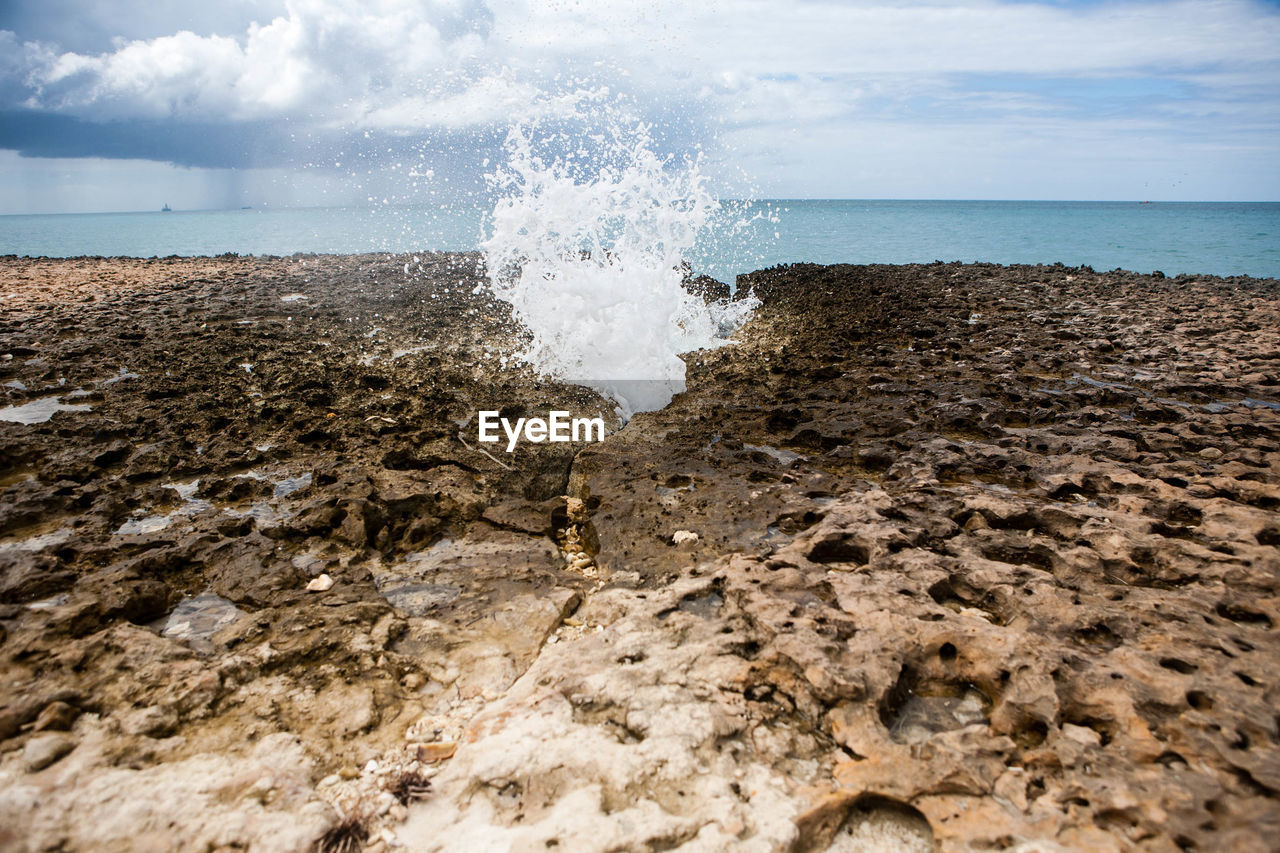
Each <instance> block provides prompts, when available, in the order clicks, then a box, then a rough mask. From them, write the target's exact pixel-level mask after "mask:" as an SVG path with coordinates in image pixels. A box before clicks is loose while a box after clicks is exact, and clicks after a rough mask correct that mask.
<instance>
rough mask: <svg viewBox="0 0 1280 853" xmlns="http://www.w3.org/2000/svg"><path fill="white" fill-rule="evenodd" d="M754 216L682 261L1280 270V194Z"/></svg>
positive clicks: (66, 238) (187, 230)
mask: <svg viewBox="0 0 1280 853" xmlns="http://www.w3.org/2000/svg"><path fill="white" fill-rule="evenodd" d="M757 213H762V214H764V216H763V217H760V218H757V219H756V220H755V221H754V222H752V223H751V224H750V225H749V226H748V227H746V228H745V229H743V228H733V227H729V225H730V224H731V223H732V222H737V221H740V220H741V219H742V217H741V216H740V215H738V214H737V213H734V214H733V215H732V216H729V217H727V219H726V223H725V225H724V226H723V227H720V228H715V229H712V230H711V231H710V232H709V233H708V234H707V235H706V236H705V238H704V239H703V240H701V241H700V243H699V244H698V246H697V247H696V248H695V250H694V252H693V254H692V257H690V258H689V260H690V261H691V263H692V264H693V266H694V268H695V269H696V270H697V271H699V272H705V273H708V274H710V275H712V276H714V277H716V278H719V279H721V280H723V281H730V282H731V281H732V280H733V278H734V276H736V275H737V274H739V273H742V272H748V271H750V270H754V269H759V268H761V267H766V266H771V265H773V264H779V263H792V262H801V261H809V262H814V263H913V262H929V261H934V260H941V261H957V260H958V261H990V262H995V263H1002V264H1011V263H1028V264H1034V263H1055V262H1061V263H1063V264H1066V265H1068V266H1082V265H1088V266H1092V267H1093V268H1094V269H1097V270H1111V269H1115V268H1122V269H1127V270H1133V271H1137V272H1151V271H1153V270H1160V271H1161V272H1163V273H1165V274H1166V275H1170V276H1172V275H1178V274H1182V273H1187V274H1192V275H1220V276H1229V275H1250V276H1256V277H1268V278H1280V203H1218V202H1213V203H1210V202H1177V203H1150V204H1147V203H1138V202H1041V201H1034V202H1033V201H857V200H832V201H814V200H804V201H793V200H773V201H761V202H757V203H756V204H755V206H754V208H752V210H751V211H749V214H748V217H750V216H752V215H754V214H757ZM775 220H776V221H775ZM485 221H486V212H485V211H484V210H482V209H480V208H476V207H383V208H372V209H363V208H362V209H356V208H304V209H277V210H266V209H253V210H215V211H181V210H179V211H175V212H171V213H160V212H155V213H109V214H60V215H41V216H0V255H2V254H16V255H29V256H37V255H47V256H52V257H70V256H76V255H107V256H113V255H127V256H135V257H151V256H165V255H219V254H223V253H226V252H233V253H236V254H241V255H290V254H294V253H298V252H304V253H305V252H316V253H330V252H333V253H353V252H370V251H388V252H412V251H433V250H451V251H457V250H469V249H474V248H476V246H477V244H478V243H479V241H480V240H481V239H482V237H483V235H484V228H485Z"/></svg>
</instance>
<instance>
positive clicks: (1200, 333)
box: [0, 255, 1280, 851]
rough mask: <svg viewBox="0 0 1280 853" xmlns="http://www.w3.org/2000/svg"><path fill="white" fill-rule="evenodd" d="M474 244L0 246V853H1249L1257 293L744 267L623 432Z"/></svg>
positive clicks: (1264, 385)
mask: <svg viewBox="0 0 1280 853" xmlns="http://www.w3.org/2000/svg"><path fill="white" fill-rule="evenodd" d="M476 267H477V259H476V258H475V257H474V256H467V255H419V256H396V257H390V256H359V257H339V256H306V257H304V256H295V257H293V258H282V259H276V258H235V257H224V258H206V259H180V258H170V259H153V260H128V259H99V258H80V259H71V260H49V259H37V260H27V259H17V258H7V259H0V306H3V314H2V315H0V358H2V359H3V360H2V361H0V388H2V389H3V391H4V393H5V396H6V399H5V400H4V401H0V402H2V403H3V405H2V406H0V408H3V406H8V407H9V408H7V409H3V411H0V418H4V420H0V490H2V491H0V685H3V686H2V687H0V849H4V850H22V851H26V850H33V851H34V850H52V849H61V850H90V849H92V850H188V849H204V850H231V849H243V848H246V847H248V848H250V849H254V850H281V851H291V850H298V851H301V850H307V849H328V850H340V849H350V850H357V849H391V848H394V847H397V846H404V847H405V848H406V849H411V850H476V849H530V850H532V849H539V850H545V849H561V850H622V849H636V850H641V849H676V848H679V849H687V850H698V849H704V850H720V849H741V850H792V851H813V850H861V849H884V850H930V849H935V848H936V849H941V850H970V849H1022V850H1027V851H1029V850H1053V849H1098V850H1129V849H1142V850H1160V851H1176V850H1184V851H1191V850H1210V849H1223V848H1225V849H1232V850H1258V851H1263V850H1268V849H1271V847H1272V840H1271V839H1274V837H1275V835H1276V833H1277V832H1280V799H1278V797H1280V714H1278V713H1277V708H1280V656H1278V655H1277V652H1278V651H1280V638H1278V636H1277V628H1276V625H1277V622H1278V621H1280V453H1278V452H1277V451H1278V450H1280V403H1278V402H1277V401H1280V283H1277V282H1275V281H1262V280H1251V279H1230V280H1223V279H1214V278H1207V277H1205V278H1192V277H1179V278H1178V279H1164V278H1162V277H1159V276H1157V277H1149V276H1142V275H1136V274H1131V273H1123V272H1119V271H1116V272H1112V273H1097V272H1094V271H1093V270H1090V269H1087V268H1066V267H1062V266H1052V267H1050V266H1039V267H1001V266H994V265H985V264H976V265H975V264H971V265H960V264H941V263H939V264H932V265H919V266H894V267H888V266H886V267H838V266H837V267H816V266H803V265H798V266H791V267H783V268H777V269H772V270H766V271H762V272H759V273H754V274H752V275H750V276H744V277H743V278H742V279H741V280H740V282H739V293H745V292H748V291H750V292H752V293H754V294H755V295H757V296H758V297H759V298H760V299H761V300H762V301H763V304H762V306H761V308H760V309H759V310H758V311H757V312H756V315H755V317H754V319H753V320H752V321H751V323H750V324H749V325H748V326H747V327H746V328H745V329H743V330H742V331H741V332H740V333H739V335H738V341H739V342H738V343H737V344H736V345H734V346H729V347H724V348H721V349H718V350H713V351H703V352H699V353H695V354H692V355H691V356H689V357H688V359H687V361H688V364H689V371H688V374H689V375H688V385H689V387H688V390H687V392H686V393H684V394H681V395H679V396H678V397H677V398H676V399H675V400H674V401H673V402H672V403H671V405H669V406H668V407H666V408H665V409H663V410H661V411H658V412H651V413H646V414H641V415H639V416H637V417H635V418H634V419H633V420H632V421H631V422H630V423H629V424H627V426H626V427H625V428H624V429H619V427H620V423H619V422H618V420H617V418H616V416H615V415H614V414H613V413H612V409H611V406H610V405H609V403H607V402H606V401H604V400H602V399H601V398H599V397H598V396H596V395H595V394H594V393H592V392H591V391H589V390H587V389H584V388H580V387H574V386H566V385H560V384H557V383H551V382H546V381H539V380H536V379H535V378H533V377H532V376H531V375H530V374H528V373H527V372H521V371H516V370H510V369H504V368H503V367H502V366H501V359H502V357H503V356H504V355H506V354H508V353H509V352H510V351H511V350H512V348H513V347H514V344H515V341H516V339H517V338H518V336H519V332H518V330H516V329H513V328H512V326H511V323H510V321H509V316H508V315H507V314H506V312H505V311H504V310H503V307H502V306H501V305H499V304H496V303H494V302H493V301H492V300H491V299H489V298H488V297H487V296H486V295H484V294H483V293H477V292H475V291H476V284H477V283H478V279H477V277H476ZM707 292H708V295H714V294H715V291H714V288H708V289H707ZM59 407H61V408H62V410H57V409H58V408H59ZM551 408H556V409H563V410H568V411H572V412H574V413H575V414H581V415H584V416H593V417H594V416H596V415H599V416H602V417H605V418H606V419H607V420H608V421H609V427H610V429H611V430H613V431H614V434H612V435H610V436H609V437H608V438H607V439H606V440H605V441H604V442H601V443H590V444H589V443H582V442H579V443H576V444H574V443H570V444H540V445H532V444H522V445H521V446H520V447H519V448H518V449H517V450H516V451H515V453H513V454H510V455H507V454H505V453H502V452H501V450H500V449H494V450H491V451H490V452H485V448H482V447H480V446H479V445H478V444H477V443H476V442H474V441H472V440H471V439H472V437H473V436H474V431H473V430H474V420H473V419H474V417H475V415H476V413H477V412H478V411H479V410H481V409H500V410H502V411H503V412H504V414H506V415H510V416H513V417H514V416H524V415H526V414H534V413H543V412H546V411H547V410H548V409H551ZM46 417H47V419H43V420H42V418H46ZM16 420H23V421H30V422H29V423H20V422H15V421H16ZM877 845H878V846H877ZM1054 845H1058V846H1057V847H1055V846H1054Z"/></svg>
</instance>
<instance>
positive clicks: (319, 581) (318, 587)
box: [307, 574, 334, 592]
mask: <svg viewBox="0 0 1280 853" xmlns="http://www.w3.org/2000/svg"><path fill="white" fill-rule="evenodd" d="M333 583H334V581H333V578H331V577H329V576H328V575H327V574H325V575H320V576H319V577H315V578H312V579H311V581H310V582H309V583H308V584H307V592H328V591H329V590H331V589H333Z"/></svg>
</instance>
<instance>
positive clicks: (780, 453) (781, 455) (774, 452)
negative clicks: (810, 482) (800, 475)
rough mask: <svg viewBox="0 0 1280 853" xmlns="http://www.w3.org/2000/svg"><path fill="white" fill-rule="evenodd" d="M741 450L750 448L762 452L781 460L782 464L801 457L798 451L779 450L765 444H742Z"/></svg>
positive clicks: (788, 463) (787, 463)
mask: <svg viewBox="0 0 1280 853" xmlns="http://www.w3.org/2000/svg"><path fill="white" fill-rule="evenodd" d="M742 449H743V450H752V451H755V452H756V453H763V454H764V455H765V456H771V457H773V458H774V459H776V460H778V461H779V462H781V463H782V464H783V465H790V464H791V463H792V462H795V461H796V460H797V459H803V458H804V457H803V456H801V455H800V454H799V453H793V452H792V451H790V450H779V449H778V448H776V447H770V446H769V445H767V444H759V445H757V444H746V443H744V444H743V445H742Z"/></svg>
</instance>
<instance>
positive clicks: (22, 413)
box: [0, 395, 93, 425]
mask: <svg viewBox="0 0 1280 853" xmlns="http://www.w3.org/2000/svg"><path fill="white" fill-rule="evenodd" d="M67 396H70V395H67ZM62 399H63V398H62V397H61V396H58V397H41V398H39V399H37V400H32V401H31V402H29V403H23V404H22V405H21V406H7V407H5V408H3V409H0V421H9V422H10V423H15V424H28V425H29V424H42V423H45V422H47V421H48V420H49V419H50V418H52V417H53V416H54V415H55V414H57V413H58V412H88V411H92V410H93V406H90V405H89V404H88V403H64V402H62Z"/></svg>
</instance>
